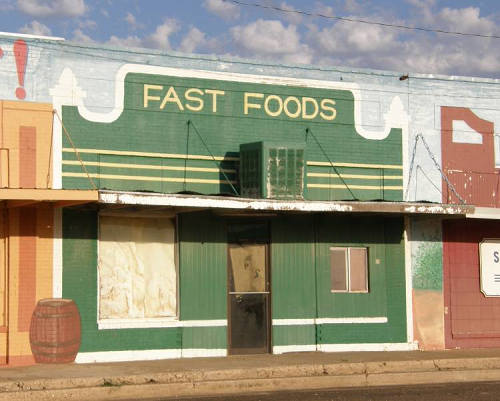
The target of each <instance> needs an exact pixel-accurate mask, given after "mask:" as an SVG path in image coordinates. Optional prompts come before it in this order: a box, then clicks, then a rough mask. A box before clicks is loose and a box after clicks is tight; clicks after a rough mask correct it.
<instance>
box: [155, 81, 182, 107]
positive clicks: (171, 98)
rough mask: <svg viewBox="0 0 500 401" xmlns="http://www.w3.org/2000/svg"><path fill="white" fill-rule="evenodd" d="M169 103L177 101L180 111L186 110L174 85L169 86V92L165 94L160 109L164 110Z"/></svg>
mask: <svg viewBox="0 0 500 401" xmlns="http://www.w3.org/2000/svg"><path fill="white" fill-rule="evenodd" d="M167 103H175V104H177V107H178V108H179V110H180V111H183V110H184V106H183V105H182V103H181V101H180V99H179V96H177V92H176V91H175V88H174V87H173V86H171V87H170V88H168V91H167V94H166V95H165V97H164V98H163V101H162V102H161V105H160V109H161V110H163V109H164V108H165V105H166V104H167Z"/></svg>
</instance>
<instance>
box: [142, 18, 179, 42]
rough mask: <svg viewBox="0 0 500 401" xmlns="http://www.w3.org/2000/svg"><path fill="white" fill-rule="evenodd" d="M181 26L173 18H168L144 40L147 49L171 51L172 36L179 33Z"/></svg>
mask: <svg viewBox="0 0 500 401" xmlns="http://www.w3.org/2000/svg"><path fill="white" fill-rule="evenodd" d="M179 29H180V25H179V23H178V22H177V20H175V19H173V18H166V19H165V20H164V22H163V24H161V25H158V26H157V27H156V30H155V31H154V32H153V33H152V34H151V35H149V36H147V37H146V38H144V40H143V45H144V46H145V47H151V48H154V49H160V50H171V49H172V46H171V44H170V35H172V34H173V33H175V32H177V31H178V30H179Z"/></svg>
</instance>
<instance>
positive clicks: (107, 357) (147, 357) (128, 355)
mask: <svg viewBox="0 0 500 401" xmlns="http://www.w3.org/2000/svg"><path fill="white" fill-rule="evenodd" d="M226 355H227V350H226V349H220V348H186V349H151V350H133V351H102V352H79V353H78V355H77V356H76V359H75V362H76V363H99V362H127V361H153V360H159V359H178V358H195V357H216V356H226Z"/></svg>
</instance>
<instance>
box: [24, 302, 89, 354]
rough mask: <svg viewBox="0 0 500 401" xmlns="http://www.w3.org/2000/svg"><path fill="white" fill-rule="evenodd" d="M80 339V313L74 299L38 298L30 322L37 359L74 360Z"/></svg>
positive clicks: (33, 351) (32, 344)
mask: <svg viewBox="0 0 500 401" xmlns="http://www.w3.org/2000/svg"><path fill="white" fill-rule="evenodd" d="M80 340H81V334H80V313H79V312H78V307H77V306H76V304H75V303H74V302H73V300H71V299H61V298H49V299H41V300H40V301H38V304H37V305H36V308H35V310H34V311H33V316H32V317H31V325H30V345H31V352H32V354H33V356H34V357H35V361H36V362H37V363H67V362H73V361H74V360H75V357H76V354H77V353H78V349H79V348H80Z"/></svg>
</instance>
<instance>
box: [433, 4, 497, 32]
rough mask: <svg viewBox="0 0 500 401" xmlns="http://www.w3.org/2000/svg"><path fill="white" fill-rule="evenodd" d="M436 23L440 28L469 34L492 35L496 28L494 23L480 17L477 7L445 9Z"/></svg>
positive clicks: (437, 17) (438, 16)
mask: <svg viewBox="0 0 500 401" xmlns="http://www.w3.org/2000/svg"><path fill="white" fill-rule="evenodd" d="M436 22H437V23H438V24H439V25H438V26H444V27H446V28H448V29H450V30H455V31H459V32H469V33H482V34H491V33H492V32H494V31H495V28H496V24H495V22H494V21H492V20H490V19H488V18H482V17H480V16H479V8H477V7H467V8H459V9H451V8H448V7H445V8H443V9H442V10H441V11H440V12H439V14H437V16H436Z"/></svg>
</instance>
